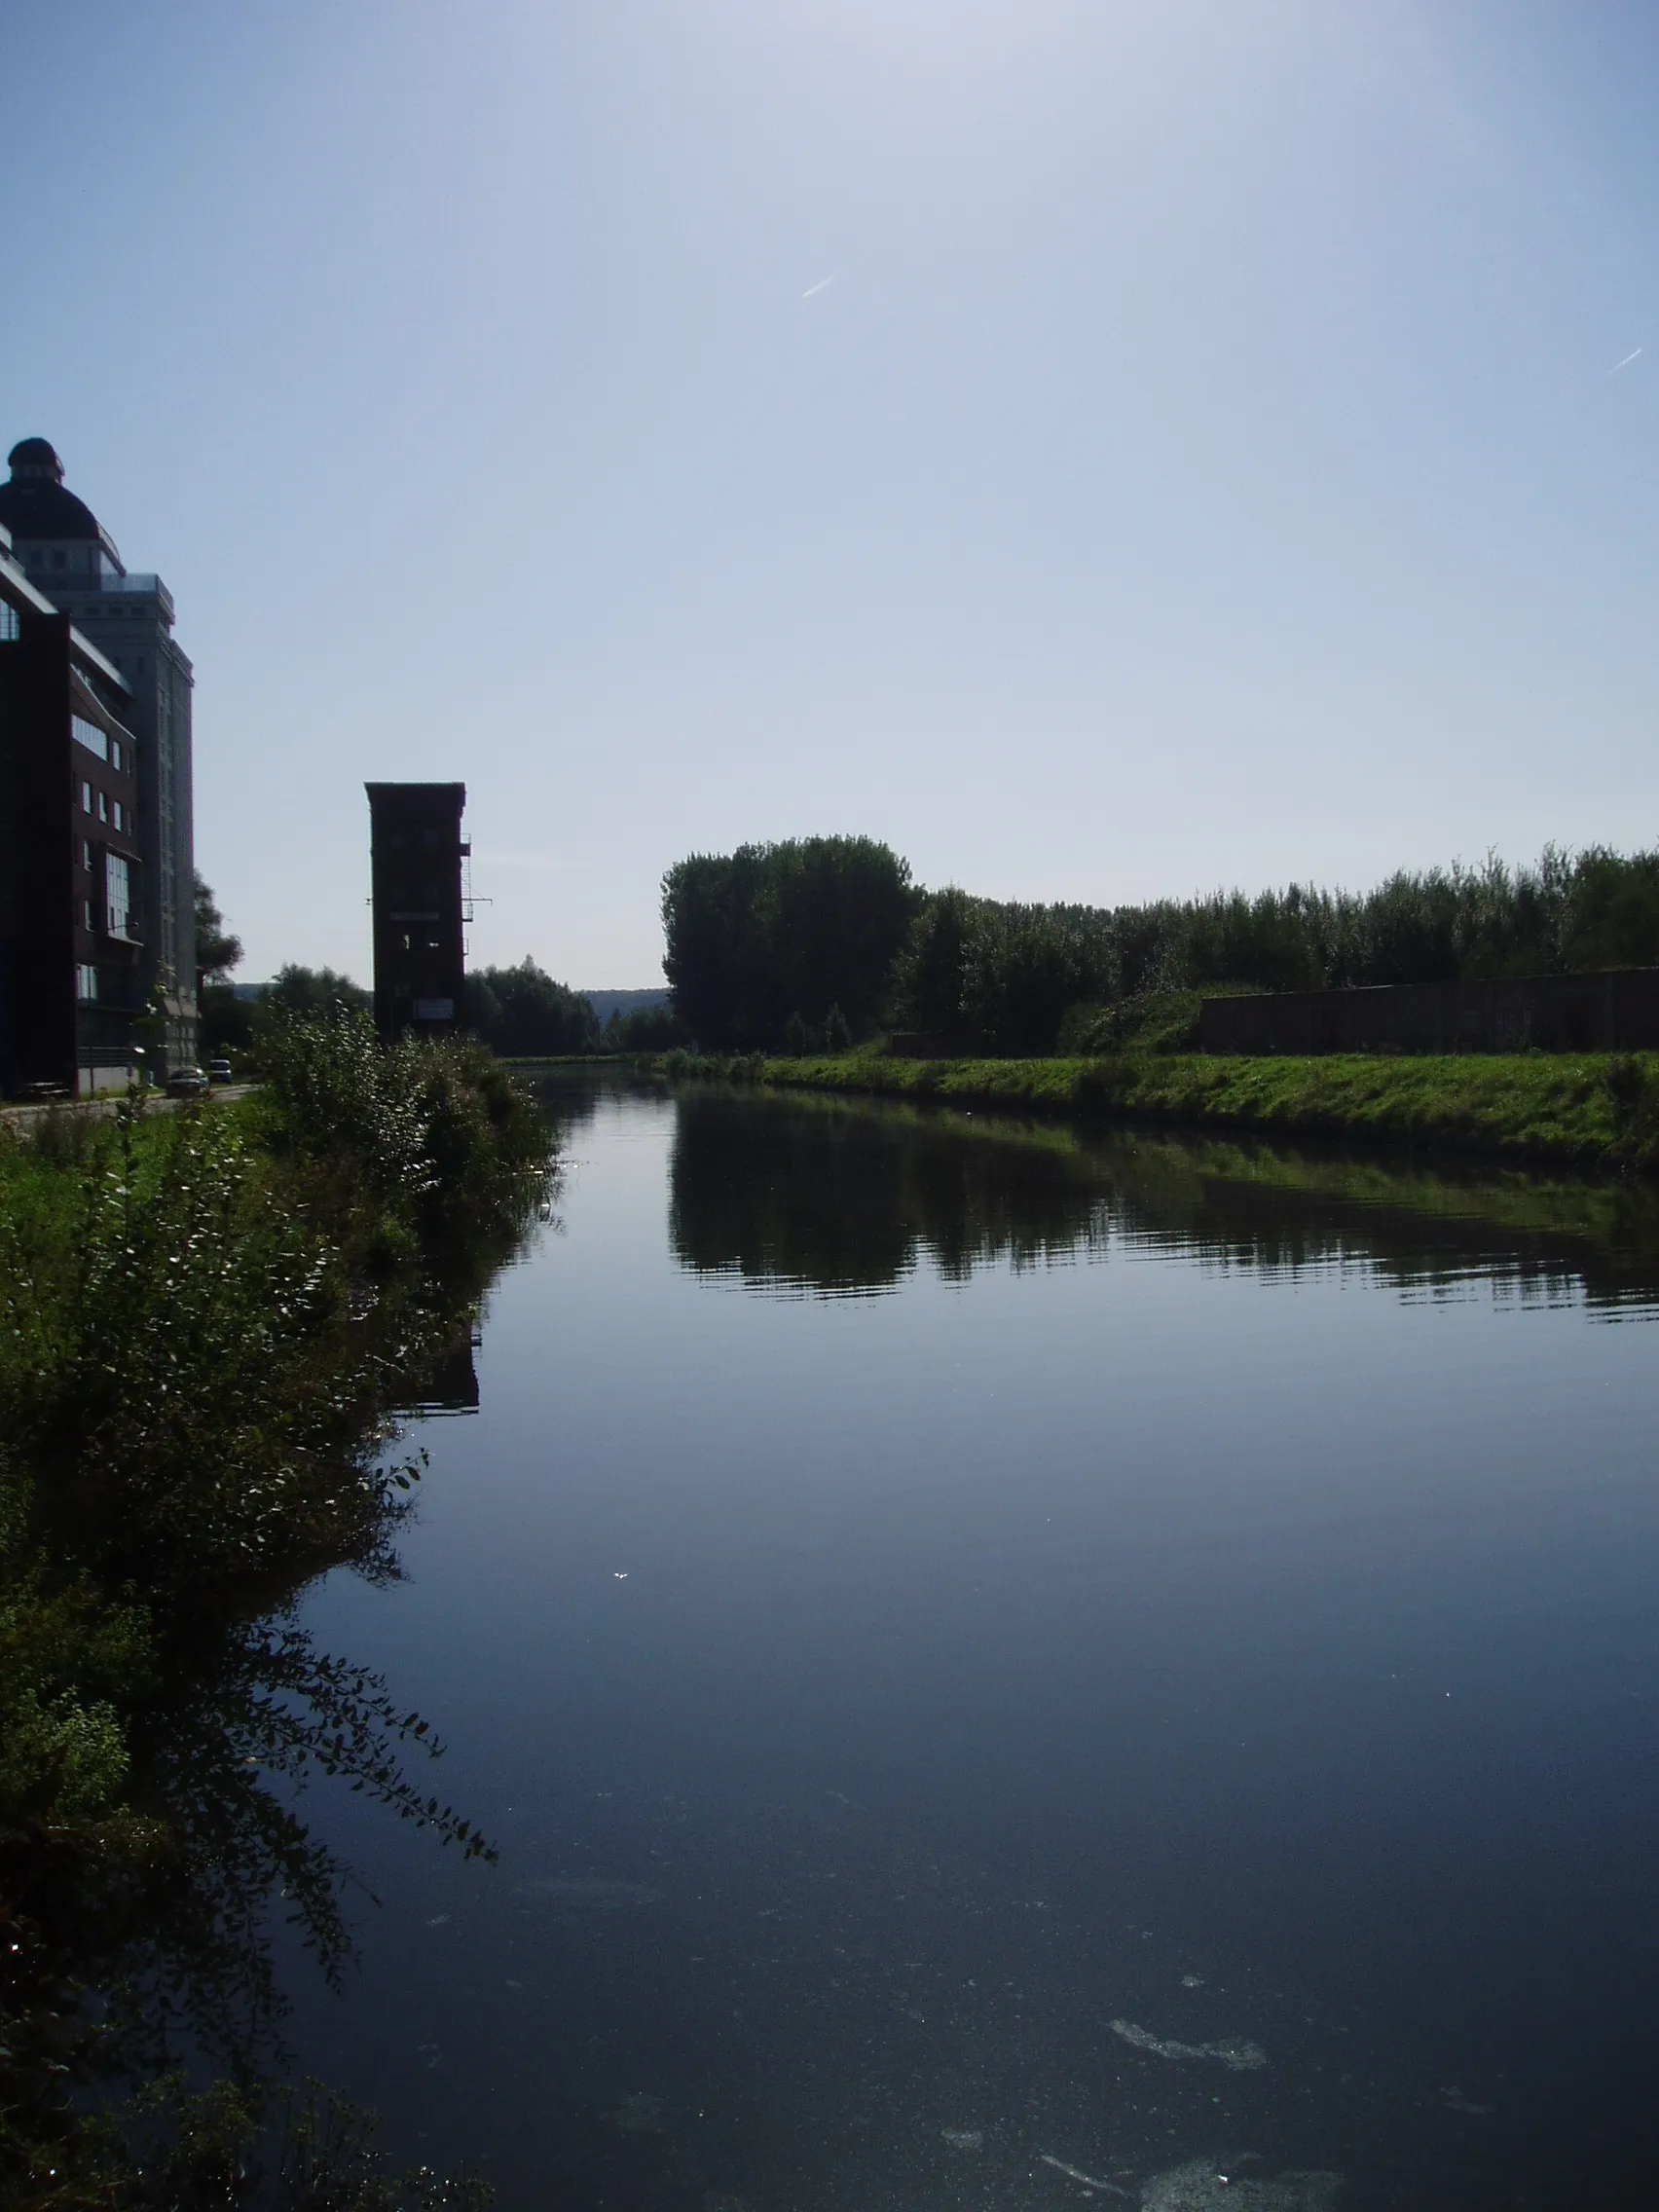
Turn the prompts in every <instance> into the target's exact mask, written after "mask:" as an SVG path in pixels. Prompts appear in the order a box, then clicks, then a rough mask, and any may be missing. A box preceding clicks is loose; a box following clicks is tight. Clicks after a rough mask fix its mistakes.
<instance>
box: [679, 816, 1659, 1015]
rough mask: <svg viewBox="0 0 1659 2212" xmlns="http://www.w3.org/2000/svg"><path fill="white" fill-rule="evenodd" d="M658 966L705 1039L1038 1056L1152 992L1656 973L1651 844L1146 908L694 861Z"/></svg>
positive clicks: (825, 841)
mask: <svg viewBox="0 0 1659 2212" xmlns="http://www.w3.org/2000/svg"><path fill="white" fill-rule="evenodd" d="M662 919H663V934H664V938H665V940H666V945H667V950H666V954H665V958H664V962H663V966H664V970H665V972H666V974H667V976H668V977H669V982H670V985H671V988H672V993H673V1007H674V1012H675V1015H676V1017H677V1020H678V1023H679V1027H680V1030H681V1033H682V1036H683V1037H684V1038H685V1039H686V1040H687V1041H693V1042H695V1043H696V1044H697V1045H699V1046H701V1047H702V1048H703V1049H705V1050H708V1051H760V1050H767V1049H772V1050H776V1049H778V1048H790V1049H793V1050H795V1051H801V1050H807V1049H811V1050H822V1049H824V1047H825V1046H826V1045H828V1046H829V1047H830V1049H833V1048H834V1047H835V1046H836V1045H837V1044H838V1043H841V1042H844V1041H845V1040H846V1039H847V1038H849V1037H850V1038H852V1039H854V1040H857V1039H859V1038H862V1037H865V1036H868V1035H871V1034H873V1033H875V1032H876V1031H878V1030H880V1029H882V1028H897V1029H901V1030H910V1031H921V1032H925V1033H927V1034H929V1035H932V1036H935V1037H938V1038H940V1040H942V1041H944V1042H947V1043H950V1044H954V1045H958V1046H960V1047H961V1048H962V1049H964V1050H972V1051H983V1052H991V1053H1045V1052H1051V1051H1054V1050H1055V1049H1056V1047H1057V1046H1058V1045H1059V1043H1060V1041H1061V1037H1062V1032H1066V1033H1067V1034H1069V1035H1070V1036H1072V1037H1074V1038H1075V1037H1077V1036H1080V1035H1082V1034H1084V1033H1085V1032H1086V1031H1087V1027H1088V1024H1087V1022H1082V1023H1080V1019H1079V1016H1080V1015H1082V1014H1088V1013H1090V1012H1099V1011H1102V1010H1103V1011H1106V1012H1108V1013H1109V1012H1110V1011H1111V1010H1114V1009H1120V1010H1121V1009H1123V1008H1124V1007H1126V1006H1129V1005H1132V1004H1135V1003H1137V1002H1144V1001H1146V1000H1147V999H1149V998H1153V997H1156V996H1159V995H1161V994H1167V993H1177V992H1194V991H1200V990H1225V989H1234V990H1236V989H1241V988H1242V989H1253V990H1264V991H1283V990H1312V989H1325V988H1333V987H1342V986H1349V985H1358V984H1368V983H1421V982H1450V981H1456V980H1461V979H1465V978H1468V979H1475V978H1487V977H1514V976H1531V975H1552V974H1571V973H1578V972H1582V971H1586V970H1593V969H1599V968H1615V967H1641V966H1648V965H1652V964H1659V852H1637V853H1634V854H1631V855H1628V856H1627V855H1621V854H1619V853H1615V852H1613V851H1612V850H1611V849H1610V848H1608V847H1606V846H1592V847H1589V848H1587V849H1586V850H1584V851H1582V852H1579V853H1567V852H1565V851H1563V850H1562V849H1561V848H1559V847H1556V846H1546V848H1545V849H1544V852H1543V853H1542V855H1541V856H1540V857H1539V859H1538V860H1537V861H1536V862H1535V863H1532V864H1530V865H1525V866H1518V867H1510V866H1507V865H1506V864H1505V863H1504V862H1502V861H1501V860H1499V859H1497V858H1496V857H1495V856H1492V857H1489V858H1488V859H1487V861H1486V862H1485V863H1484V864H1483V865H1482V866H1478V867H1469V866H1463V865H1462V864H1460V863H1455V864H1454V865H1453V866H1450V867H1444V868H1441V867H1436V868H1429V869H1427V870H1423V871H1419V872H1414V871H1411V870H1406V869H1401V870H1399V871H1397V872H1396V873H1395V874H1393V875H1391V876H1389V877H1388V878H1387V879H1386V881H1385V882H1383V883H1382V884H1380V885H1378V886H1377V887H1376V888H1375V889H1374V890H1371V891H1367V892H1359V893H1355V892H1347V891H1328V890H1322V889H1319V888H1317V887H1315V886H1313V885H1303V884H1295V883H1293V884H1291V885H1289V886H1288V887H1287V888H1285V889H1284V890H1282V891H1263V892H1259V893H1257V894H1256V895H1254V896H1253V897H1252V896H1250V895H1248V894H1246V893H1244V892H1240V891H1231V892H1217V893H1214V894H1211V895H1210V896H1208V897H1204V898H1195V899H1186V900H1158V901H1154V902H1151V903H1145V904H1124V905H1120V906H1088V905H1076V904H1029V903H1018V902H1010V901H1003V900H995V899H985V898H980V897H977V896H976V895H974V894H972V893H970V892H967V891H964V890H962V889H960V888H958V887H957V886H954V885H949V886H946V887H945V888H943V889H941V890H937V891H929V890H924V889H922V888H920V887H918V886H916V885H915V884H914V883H913V882H912V879H911V874H910V868H909V866H908V863H907V862H905V861H904V860H903V859H902V858H901V857H900V856H899V855H898V854H896V853H894V852H893V851H892V849H891V848H890V847H889V846H887V845H884V844H881V843H878V842H877V841H875V840H873V839H871V838H868V837H812V838H803V839H796V840H791V841H789V842H787V843H782V844H772V845H744V846H740V847H739V848H738V849H737V851H736V852H734V853H731V854H724V855H718V854H694V855H692V856H691V857H690V858H688V859H686V860H682V861H681V862H679V863H678V864H677V865H676V866H674V867H672V868H670V869H669V871H668V873H667V875H666V876H665V877H664V879H663V892H662Z"/></svg>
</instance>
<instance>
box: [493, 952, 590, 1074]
mask: <svg viewBox="0 0 1659 2212" xmlns="http://www.w3.org/2000/svg"><path fill="white" fill-rule="evenodd" d="M466 1019H467V1023H468V1025H469V1026H470V1027H471V1028H472V1029H473V1030H474V1031H475V1032H476V1034H477V1035H478V1036H480V1037H481V1038H482V1039H483V1040H484V1042H485V1044H486V1045H488V1046H489V1047H490V1049H491V1051H494V1052H498V1053H499V1054H500V1055H501V1057H502V1058H503V1059H536V1058H539V1057H541V1056H543V1055H546V1054H551V1053H558V1052H597V1051H599V1050H600V1027H599V1022H598V1020H597V1018H596V1017H595V1014H594V1011H593V1002H592V1001H591V1000H590V999H586V998H583V997H582V996H581V995H580V994H579V993H578V992H576V991H572V990H571V989H570V987H569V986H568V985H567V984H564V983H556V982H555V981H554V980H553V978H552V977H551V976H549V975H548V974H547V973H546V971H545V970H544V969H542V968H539V967H537V965H536V964H535V961H534V960H532V959H531V957H530V956H529V954H528V953H527V954H526V955H525V957H524V959H523V960H522V961H521V962H520V963H519V965H518V966H517V967H516V968H480V969H477V970H475V971H474V973H473V974H472V975H470V976H468V977H467V978H466Z"/></svg>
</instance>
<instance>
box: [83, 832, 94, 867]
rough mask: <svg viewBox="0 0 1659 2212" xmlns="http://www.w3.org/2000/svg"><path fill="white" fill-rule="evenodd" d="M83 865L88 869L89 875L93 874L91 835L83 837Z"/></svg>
mask: <svg viewBox="0 0 1659 2212" xmlns="http://www.w3.org/2000/svg"><path fill="white" fill-rule="evenodd" d="M81 866H83V867H84V868H85V869H86V871H87V873H88V874H89V875H91V874H92V839H91V837H83V838H82V839H81Z"/></svg>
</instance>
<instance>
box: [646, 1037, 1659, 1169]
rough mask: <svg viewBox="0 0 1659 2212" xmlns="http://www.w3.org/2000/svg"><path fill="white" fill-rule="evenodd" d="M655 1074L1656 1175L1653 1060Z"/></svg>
mask: <svg viewBox="0 0 1659 2212" xmlns="http://www.w3.org/2000/svg"><path fill="white" fill-rule="evenodd" d="M654 1065H655V1066H656V1067H657V1068H658V1069H659V1070H662V1071H664V1072H667V1073H669V1074H671V1075H673V1074H682V1073H683V1074H688V1075H697V1074H708V1075H724V1076H728V1077H732V1076H734V1077H736V1078H738V1079H739V1080H745V1081H752V1082H761V1083H766V1084H772V1085H777V1086H779V1087H784V1088H805V1089H812V1090H827V1091H835V1090H840V1091H858V1092H865V1093H867V1094H871V1095H876V1096H894V1097H903V1098H912V1099H924V1098H934V1099H939V1100H942V1101H948V1102H951V1103H955V1104H962V1105H973V1104H979V1103H983V1104H986V1105H994V1106H1003V1107H1008V1108H1012V1109H1021V1110H1024V1111H1026V1112H1053V1113H1072V1114H1079V1113H1081V1114H1097V1115H1105V1116H1109V1117H1111V1118H1113V1119H1117V1120H1123V1121H1145V1122H1161V1123H1167V1124H1172V1125H1178V1126H1185V1127H1195V1128H1234V1129H1253V1130H1259V1131H1261V1132H1263V1133H1264V1134H1277V1135H1281V1136H1322V1137H1343V1138H1346V1139H1350V1140H1352V1139H1358V1140H1363V1141H1366V1142H1370V1143H1383V1144H1390V1145H1399V1144H1410V1145H1419V1146H1424V1147H1433V1148H1439V1149H1443V1150H1447V1151H1457V1152H1477V1153H1487V1154H1493V1155H1496V1156H1498V1157H1504V1158H1508V1159H1512V1160H1515V1161H1558V1162H1562V1163H1570V1164H1572V1165H1575V1166H1580V1167H1584V1166H1592V1167H1633V1166H1634V1167H1638V1168H1641V1169H1643V1170H1645V1171H1654V1170H1656V1169H1659V1054H1652V1053H1641V1054H1626V1055H1608V1054H1606V1053H1544V1052H1528V1053H1515V1054H1499V1053H1480V1054H1474V1053H1470V1054H1453V1053H1448V1054H1443V1055H1435V1056H1428V1057H1422V1058H1406V1057H1392V1056H1387V1057H1384V1056H1372V1055H1367V1054H1359V1053H1331V1054H1327V1055H1322V1056H1320V1057H1316V1058H1306V1059H1303V1058H1292V1057H1289V1056H1263V1057H1256V1056H1248V1057H1246V1056H1241V1055H1240V1056H1224V1055H1220V1054H1216V1055H1207V1054H1202V1053H1168V1054H1163V1053H1158V1054H1154V1053H1124V1054H1120V1055H1117V1056H1114V1057H1109V1058H1103V1059H1084V1058H1054V1059H1040V1060H977V1059H963V1060H904V1059H895V1058H889V1057H885V1056H881V1055H878V1054H876V1053H873V1052H848V1053H844V1054H839V1055H835V1056H829V1057H823V1058H816V1059H768V1060H759V1059H758V1058H756V1057H749V1058H746V1059H743V1060H738V1061H717V1060H707V1059H697V1060H692V1059H686V1058H685V1057H684V1055H678V1056H675V1055H671V1056H670V1058H669V1059H667V1060H659V1061H657V1062H655V1063H654Z"/></svg>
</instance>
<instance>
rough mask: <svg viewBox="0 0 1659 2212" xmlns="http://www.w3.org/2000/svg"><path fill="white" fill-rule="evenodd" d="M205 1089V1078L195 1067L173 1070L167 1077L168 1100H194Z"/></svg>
mask: <svg viewBox="0 0 1659 2212" xmlns="http://www.w3.org/2000/svg"><path fill="white" fill-rule="evenodd" d="M206 1088H207V1078H206V1077H205V1076H204V1075H203V1072H202V1070H201V1069H200V1068H197V1067H182V1068H174V1069H173V1071H172V1073H171V1074H170V1075H169V1076H168V1077H167V1096H168V1097H169V1098H196V1097H199V1096H200V1095H201V1093H202V1092H203V1091H204V1090H205V1089H206Z"/></svg>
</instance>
